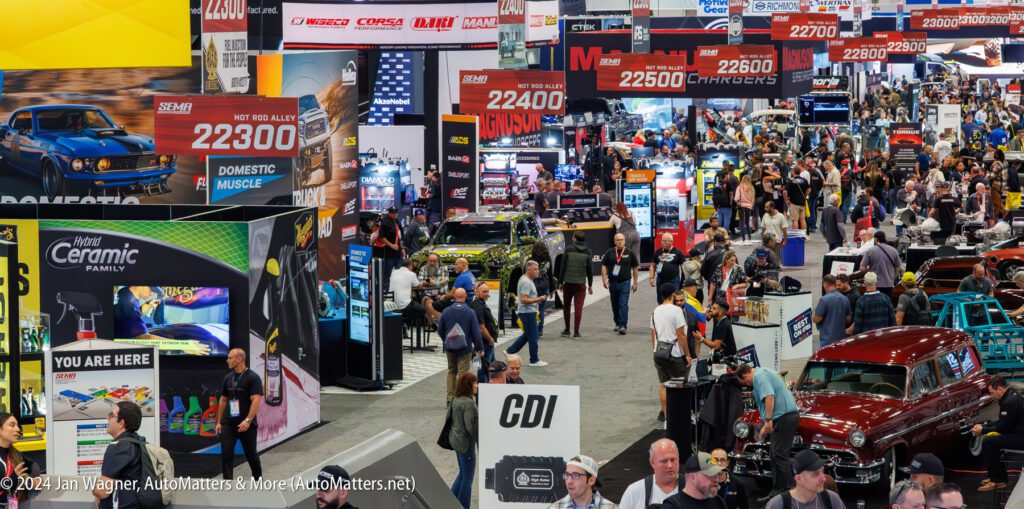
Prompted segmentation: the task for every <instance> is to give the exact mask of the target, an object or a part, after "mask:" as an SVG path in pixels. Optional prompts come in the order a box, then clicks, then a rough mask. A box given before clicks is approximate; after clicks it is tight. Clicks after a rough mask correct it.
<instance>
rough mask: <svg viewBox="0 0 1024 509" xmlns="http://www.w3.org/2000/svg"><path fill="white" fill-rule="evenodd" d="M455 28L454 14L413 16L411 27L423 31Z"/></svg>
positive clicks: (445, 30) (447, 30) (444, 30)
mask: <svg viewBox="0 0 1024 509" xmlns="http://www.w3.org/2000/svg"><path fill="white" fill-rule="evenodd" d="M453 28H455V16H438V17H433V18H413V19H412V29H413V30H419V31H424V32H449V31H451V30H452V29H453Z"/></svg>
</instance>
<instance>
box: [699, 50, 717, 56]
mask: <svg viewBox="0 0 1024 509" xmlns="http://www.w3.org/2000/svg"><path fill="white" fill-rule="evenodd" d="M699 55H700V56H702V57H716V56H718V48H712V49H702V50H700V54H699Z"/></svg>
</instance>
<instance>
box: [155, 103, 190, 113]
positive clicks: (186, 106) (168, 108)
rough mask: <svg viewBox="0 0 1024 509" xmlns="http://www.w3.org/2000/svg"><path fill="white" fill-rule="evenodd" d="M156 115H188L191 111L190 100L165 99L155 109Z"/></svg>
mask: <svg viewBox="0 0 1024 509" xmlns="http://www.w3.org/2000/svg"><path fill="white" fill-rule="evenodd" d="M156 113H157V115H160V114H170V115H189V114H191V113H192V103H191V102H176V101H165V102H162V103H160V105H159V106H158V107H157V109H156Z"/></svg>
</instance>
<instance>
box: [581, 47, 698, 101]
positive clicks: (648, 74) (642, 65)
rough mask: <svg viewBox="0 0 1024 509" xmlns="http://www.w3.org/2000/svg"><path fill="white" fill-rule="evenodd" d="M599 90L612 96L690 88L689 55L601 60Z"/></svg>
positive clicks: (636, 55) (598, 62)
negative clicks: (688, 81)
mask: <svg viewBox="0 0 1024 509" xmlns="http://www.w3.org/2000/svg"><path fill="white" fill-rule="evenodd" d="M597 89H598V90H599V91H601V92H613V93H611V94H606V96H608V97H618V96H622V97H636V96H637V94H646V93H649V92H665V93H672V92H676V93H678V92H682V91H684V90H685V89H686V52H685V51H683V52H682V53H681V54H678V55H652V54H633V55H627V54H619V55H606V56H601V58H599V59H598V60H597Z"/></svg>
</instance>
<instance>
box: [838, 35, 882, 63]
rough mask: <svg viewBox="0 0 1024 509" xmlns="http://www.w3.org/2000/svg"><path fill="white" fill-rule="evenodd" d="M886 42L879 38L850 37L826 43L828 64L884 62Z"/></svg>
mask: <svg viewBox="0 0 1024 509" xmlns="http://www.w3.org/2000/svg"><path fill="white" fill-rule="evenodd" d="M888 58H889V51H888V41H887V40H886V39H883V38H881V37H850V38H846V39H838V40H835V41H830V42H829V43H828V60H829V62H884V61H885V60H886V59H888Z"/></svg>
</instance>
